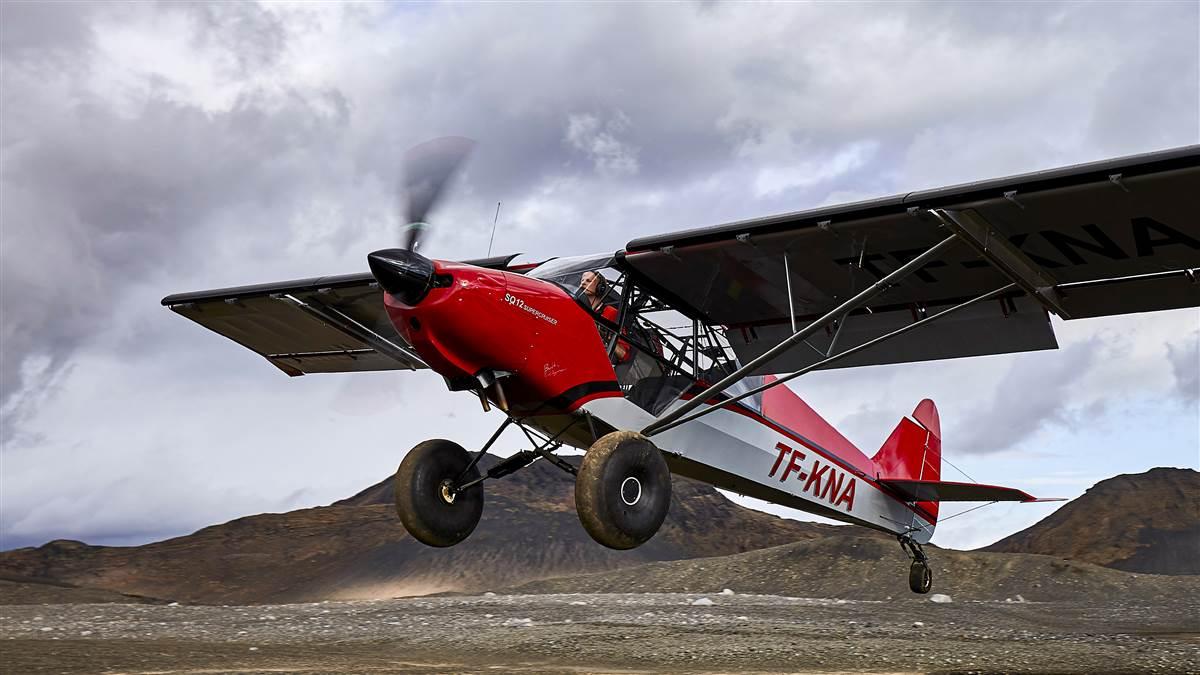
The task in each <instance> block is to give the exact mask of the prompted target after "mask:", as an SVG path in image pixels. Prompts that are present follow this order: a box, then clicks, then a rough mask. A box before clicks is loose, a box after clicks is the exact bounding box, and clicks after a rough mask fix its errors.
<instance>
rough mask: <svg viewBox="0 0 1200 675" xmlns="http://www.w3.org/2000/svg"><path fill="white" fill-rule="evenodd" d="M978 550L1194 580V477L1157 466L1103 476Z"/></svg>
mask: <svg viewBox="0 0 1200 675" xmlns="http://www.w3.org/2000/svg"><path fill="white" fill-rule="evenodd" d="M979 550H981V551H989V552H1001V553H1035V554H1042V555H1052V556H1057V557H1060V558H1070V559H1072V560H1080V561H1084V562H1090V563H1095V564H1097V565H1103V566H1105V567H1111V568H1113V569H1119V570H1125V571H1127V572H1138V573H1142V574H1170V575H1192V574H1200V471H1196V470H1194V469H1180V468H1170V467H1157V468H1154V469H1150V470H1149V471H1145V472H1142V473H1137V474H1120V475H1117V476H1113V477H1112V478H1107V479H1105V480H1102V481H1100V482H1098V483H1096V484H1095V485H1093V486H1092V487H1090V488H1088V489H1087V490H1086V491H1085V492H1084V493H1083V495H1081V496H1080V497H1078V498H1076V499H1073V500H1071V501H1070V502H1067V503H1066V504H1064V505H1063V506H1062V508H1060V509H1058V510H1056V511H1055V512H1054V513H1052V514H1050V515H1049V516H1047V517H1046V518H1043V519H1042V520H1040V521H1038V522H1037V523H1035V524H1033V525H1031V526H1030V527H1027V528H1025V529H1024V530H1021V531H1020V532H1017V533H1015V534H1012V535H1009V536H1007V537H1005V538H1003V539H1001V540H1000V541H998V542H996V543H994V544H991V545H989V546H985V547H983V548H981V549H979Z"/></svg>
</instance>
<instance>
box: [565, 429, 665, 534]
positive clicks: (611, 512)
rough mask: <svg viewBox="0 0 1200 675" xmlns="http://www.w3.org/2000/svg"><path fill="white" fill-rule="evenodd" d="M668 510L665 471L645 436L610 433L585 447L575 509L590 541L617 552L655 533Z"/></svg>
mask: <svg viewBox="0 0 1200 675" xmlns="http://www.w3.org/2000/svg"><path fill="white" fill-rule="evenodd" d="M670 506H671V470H670V469H668V468H667V462H666V460H665V459H663V456H662V453H661V452H659V451H658V448H656V447H654V444H653V443H651V442H650V441H649V440H648V439H647V438H646V437H645V436H642V435H641V434H639V433H636V432H633V431H614V432H612V433H610V434H607V435H605V436H603V437H601V438H600V440H598V441H596V442H595V443H593V444H592V447H590V448H588V451H587V454H585V455H584V456H583V463H582V464H581V465H580V467H579V475H578V476H576V477H575V509H576V510H577V511H578V512H579V520H580V521H581V522H582V523H583V529H585V530H587V532H588V534H590V535H591V536H592V539H595V540H596V541H598V542H600V543H601V544H603V545H605V546H607V547H609V548H615V549H619V550H625V549H630V548H634V547H637V546H640V545H641V544H644V543H645V542H646V541H647V540H649V539H650V538H651V537H653V536H654V533H656V532H658V528H659V526H661V525H662V523H663V520H664V519H665V518H666V517H667V509H668V508H669V507H670Z"/></svg>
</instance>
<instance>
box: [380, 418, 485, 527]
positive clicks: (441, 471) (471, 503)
mask: <svg viewBox="0 0 1200 675" xmlns="http://www.w3.org/2000/svg"><path fill="white" fill-rule="evenodd" d="M470 463H471V455H470V453H468V452H467V451H466V450H464V449H463V447H462V446H461V445H459V444H458V443H455V442H453V441H447V440H445V439H441V438H435V439H433V440H431V441H425V442H423V443H418V444H417V446H416V447H414V448H413V449H412V450H409V451H408V454H407V455H405V456H404V460H403V461H401V462H400V468H399V470H397V471H396V479H395V489H396V512H397V513H398V514H399V515H400V522H402V523H404V529H406V530H408V533H409V534H411V535H412V536H413V538H414V539H416V540H417V541H419V542H421V543H422V544H427V545H429V546H438V547H446V546H453V545H455V544H457V543H458V542H460V541H462V540H463V539H466V538H467V536H468V535H470V534H471V532H473V531H474V530H475V526H476V525H478V524H479V518H480V516H482V515H483V484H482V483H479V484H477V485H474V486H471V487H469V488H467V489H466V490H462V491H460V492H454V491H453V490H452V487H453V486H454V485H455V482H456V481H460V480H461V482H463V483H466V482H469V481H472V480H475V479H477V478H479V468H478V467H471V470H470V471H469V472H467V474H466V475H465V476H464V475H463V470H465V469H466V468H467V466H468V465H470Z"/></svg>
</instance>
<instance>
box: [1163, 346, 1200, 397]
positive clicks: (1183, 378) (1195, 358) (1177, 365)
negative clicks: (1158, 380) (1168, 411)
mask: <svg viewBox="0 0 1200 675" xmlns="http://www.w3.org/2000/svg"><path fill="white" fill-rule="evenodd" d="M1167 360H1168V361H1169V362H1170V363H1171V371H1172V372H1171V374H1172V375H1173V376H1174V377H1175V391H1176V392H1177V393H1178V394H1179V397H1180V399H1182V400H1183V401H1184V402H1185V404H1190V405H1192V406H1195V405H1196V403H1197V402H1200V331H1195V332H1193V333H1192V334H1191V335H1190V336H1189V337H1188V338H1187V339H1185V340H1182V341H1180V342H1179V343H1178V344H1168V345H1167Z"/></svg>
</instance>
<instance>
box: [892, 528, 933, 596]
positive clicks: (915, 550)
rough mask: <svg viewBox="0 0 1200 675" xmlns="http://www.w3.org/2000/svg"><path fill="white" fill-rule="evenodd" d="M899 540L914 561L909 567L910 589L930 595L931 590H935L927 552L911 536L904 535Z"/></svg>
mask: <svg viewBox="0 0 1200 675" xmlns="http://www.w3.org/2000/svg"><path fill="white" fill-rule="evenodd" d="M897 539H899V540H900V548H902V549H904V552H905V553H906V554H908V557H909V559H910V560H912V564H911V565H909V567H908V587H909V588H910V589H911V590H912V592H913V593H921V594H924V593H928V592H929V589H931V588H933V571H932V570H930V569H929V556H927V555H925V550H924V549H922V548H921V545H920V544H918V543H917V542H915V541H913V539H912V537H910V536H909V535H907V534H902V535H900V536H899V537H897Z"/></svg>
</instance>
